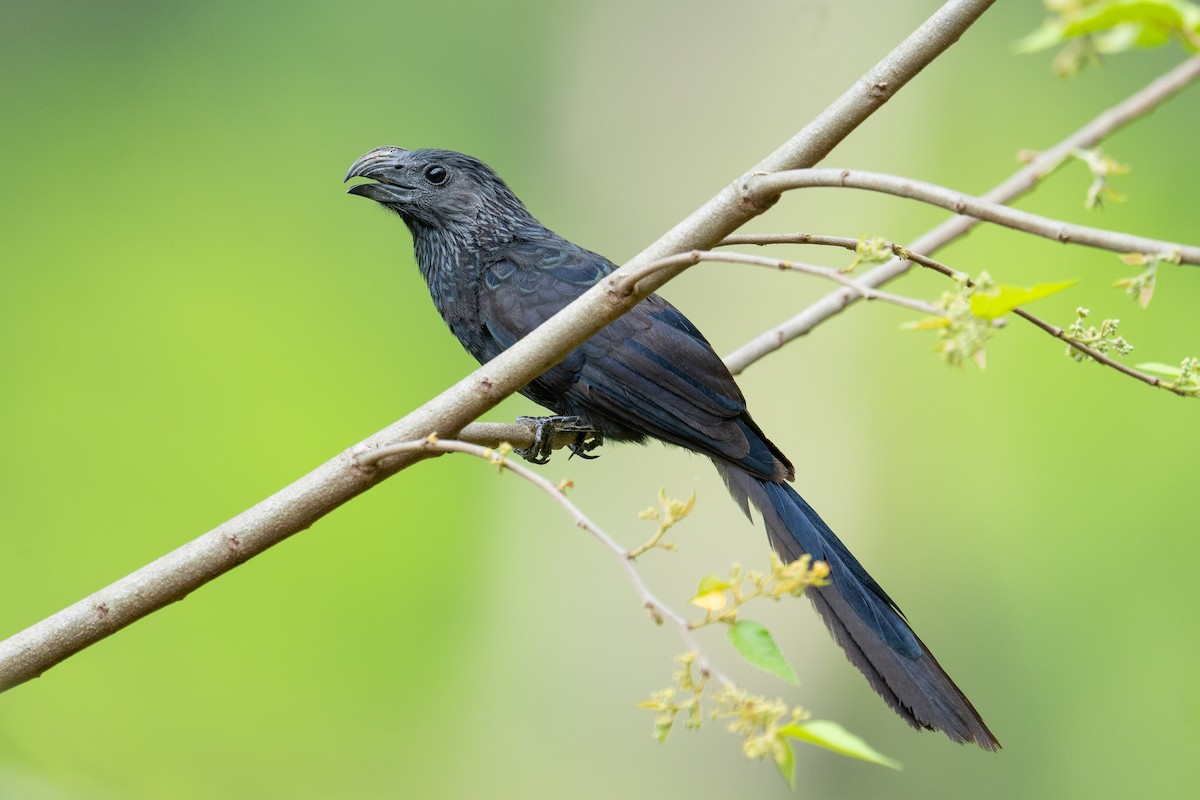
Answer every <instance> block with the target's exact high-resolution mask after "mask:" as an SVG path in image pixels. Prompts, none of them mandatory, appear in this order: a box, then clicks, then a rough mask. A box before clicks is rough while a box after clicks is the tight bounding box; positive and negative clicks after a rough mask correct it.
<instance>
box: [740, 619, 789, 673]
mask: <svg viewBox="0 0 1200 800" xmlns="http://www.w3.org/2000/svg"><path fill="white" fill-rule="evenodd" d="M729 641H730V643H731V644H733V646H734V648H736V649H737V651H738V652H739V653H740V654H741V656H742V658H744V659H746V661H748V662H750V663H751V664H753V665H754V666H756V667H758V668H759V669H761V670H764V671H766V672H769V673H771V674H772V675H775V676H776V677H778V678H781V679H783V680H785V681H787V682H788V683H790V684H792V685H793V686H799V685H800V679H799V678H797V677H796V673H795V672H794V671H793V670H792V665H791V664H789V663H788V661H787V659H786V658H784V657H783V653H782V652H781V651H780V649H779V645H777V644H775V640H774V639H773V638H771V632H770V631H768V630H767V629H766V627H765V626H763V625H760V624H759V623H757V622H754V621H752V620H748V619H743V620H739V621H738V622H735V623H734V624H733V625H730V626H729Z"/></svg>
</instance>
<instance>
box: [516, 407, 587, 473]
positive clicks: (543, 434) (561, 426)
mask: <svg viewBox="0 0 1200 800" xmlns="http://www.w3.org/2000/svg"><path fill="white" fill-rule="evenodd" d="M517 422H519V423H524V424H526V425H530V426H532V428H533V444H531V445H530V446H529V447H522V448H519V449H514V450H513V452H514V453H516V454H517V455H519V456H520V457H521V458H523V459H525V460H526V461H528V462H530V463H531V464H546V463H549V461H550V454H551V453H553V452H554V439H555V438H556V437H557V436H558V434H560V433H574V434H575V438H574V440H573V441H571V442H570V443H568V444H567V448H568V449H570V451H571V455H572V456H579V457H580V458H587V459H592V458H598V457H599V456H594V455H588V454H589V453H590V452H591V451H592V450H595V449H596V448H597V447H599V446H600V445H602V444H603V443H604V439H603V438H602V437H601V436H600V434H598V433H596V432H595V431H593V430H592V427H591V426H590V425H589V424H588V423H587V420H585V419H583V418H582V417H563V416H557V417H517Z"/></svg>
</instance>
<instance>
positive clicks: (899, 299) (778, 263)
mask: <svg viewBox="0 0 1200 800" xmlns="http://www.w3.org/2000/svg"><path fill="white" fill-rule="evenodd" d="M728 241H729V237H726V239H725V240H723V241H722V242H721V244H725V243H726V242H728ZM702 262H710V263H712V262H719V263H726V264H749V265H751V266H756V267H766V268H768V269H774V270H779V271H780V272H799V273H802V274H804V275H813V276H816V277H818V278H824V279H825V280H828V281H832V282H834V283H838V284H841V285H842V286H845V287H846V288H848V289H852V290H854V291H855V292H857V293H858V294H859V296H861V297H862V298H863V299H864V300H880V301H882V302H885V303H891V304H892V305H896V306H900V307H902V308H907V309H911V310H913V311H920V312H921V313H923V314H937V313H939V312H938V310H937V309H936V308H935V307H934V306H933V305H932V304H930V303H927V302H925V301H923V300H914V299H912V298H910V297H904V296H902V295H898V294H891V293H889V292H881V291H879V290H877V289H874V288H872V287H870V286H866V285H863V284H861V283H859V282H858V281H856V280H855V279H854V278H851V277H850V276H849V275H847V274H846V273H844V272H841V271H839V270H836V269H831V268H829V267H818V266H816V265H814V264H803V263H799V262H796V261H788V260H786V259H779V258H764V257H762V256H752V255H748V254H746V253H718V252H714V251H712V250H691V251H689V252H687V253H680V254H679V255H675V256H668V257H667V258H660V259H659V260H658V261H655V262H653V263H651V264H647V265H646V266H645V267H642V268H641V269H639V270H638V271H637V272H634V273H632V274H631V275H630V276H629V279H630V281H632V282H634V283H636V282H637V281H638V280H640V279H641V278H642V277H644V276H646V275H650V274H653V273H654V272H657V271H659V270H663V269H670V268H672V267H674V266H676V265H678V264H688V265H692V264H699V263H702Z"/></svg>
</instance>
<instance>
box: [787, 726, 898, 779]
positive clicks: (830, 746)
mask: <svg viewBox="0 0 1200 800" xmlns="http://www.w3.org/2000/svg"><path fill="white" fill-rule="evenodd" d="M779 733H780V735H782V736H788V737H791V738H793V739H799V740H800V741H803V742H808V743H809V744H815V745H817V746H818V747H824V748H825V749H827V750H832V751H833V752H835V753H840V754H841V755H844V756H850V757H851V758H858V759H862V760H863V761H870V762H871V763H872V764H879V765H881V766H884V767H891V768H892V769H903V768H904V767H903V766H902V765H901V764H900V762H899V761H895V760H893V759H891V758H888V757H887V756H885V755H883V754H882V753H880V752H879V751H878V750H876V749H875V748H873V747H871V745H869V744H867V743H866V742H864V741H863V740H862V739H860V738H859V737H857V736H855V735H854V734H853V733H850V731H848V730H846V729H845V728H843V727H842V726H841V725H838V724H837V723H836V722H829V721H828V720H823V719H812V720H809V721H808V722H798V723H793V724H792V725H785V726H784V727H782V728H780V729H779Z"/></svg>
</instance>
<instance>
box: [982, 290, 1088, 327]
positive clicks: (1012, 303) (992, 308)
mask: <svg viewBox="0 0 1200 800" xmlns="http://www.w3.org/2000/svg"><path fill="white" fill-rule="evenodd" d="M1076 283H1078V281H1061V282H1059V283H1039V284H1037V285H1035V286H1029V287H1022V286H1007V285H1004V284H1002V285H1000V286H997V287H996V288H995V289H992V290H991V291H988V292H976V293H975V294H973V295H971V313H972V314H974V315H975V316H977V317H979V318H981V319H987V320H992V319H996V318H997V317H1002V316H1004V315H1005V314H1007V313H1008V312H1010V311H1012V310H1013V309H1014V308H1016V307H1017V306H1023V305H1025V304H1026V303H1032V302H1033V301H1034V300H1041V299H1042V298H1043V297H1049V296H1050V295H1052V294H1057V293H1058V292H1061V291H1062V290H1063V289H1066V288H1069V287H1071V286H1074V285H1075V284H1076Z"/></svg>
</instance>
